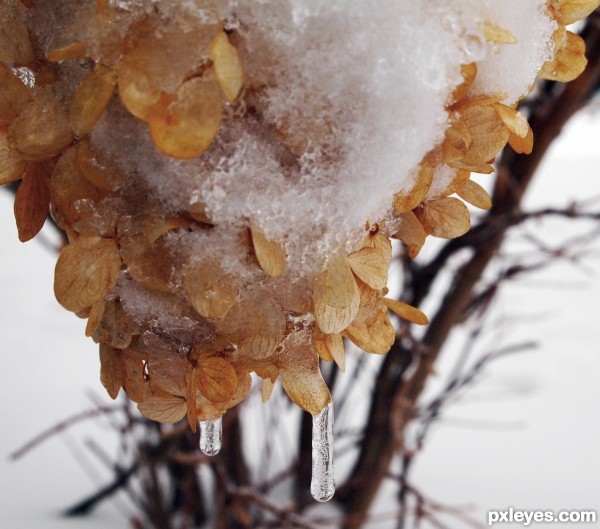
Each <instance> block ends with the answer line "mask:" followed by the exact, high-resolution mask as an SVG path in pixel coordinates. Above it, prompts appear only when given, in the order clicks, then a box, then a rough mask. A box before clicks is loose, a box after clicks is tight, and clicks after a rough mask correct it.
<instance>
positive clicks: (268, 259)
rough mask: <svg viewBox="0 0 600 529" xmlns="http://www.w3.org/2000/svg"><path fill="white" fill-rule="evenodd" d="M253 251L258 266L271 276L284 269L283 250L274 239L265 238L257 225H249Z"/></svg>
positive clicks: (278, 273) (278, 274) (275, 275)
mask: <svg viewBox="0 0 600 529" xmlns="http://www.w3.org/2000/svg"><path fill="white" fill-rule="evenodd" d="M250 234H251V235H252V244H253V245H254V253H255V254H256V258H257V259H258V263H259V264H260V267H261V268H262V269H263V270H264V271H265V272H266V273H267V275H270V276H271V277H279V276H280V275H281V274H283V270H284V269H285V258H286V256H285V250H284V249H283V247H282V246H281V245H280V244H279V243H278V242H277V241H274V240H270V239H267V237H266V236H265V234H264V233H263V232H262V230H261V229H260V228H258V227H257V226H251V227H250Z"/></svg>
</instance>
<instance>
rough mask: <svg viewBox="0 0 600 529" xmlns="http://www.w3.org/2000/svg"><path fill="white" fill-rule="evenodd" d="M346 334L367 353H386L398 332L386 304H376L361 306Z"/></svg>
mask: <svg viewBox="0 0 600 529" xmlns="http://www.w3.org/2000/svg"><path fill="white" fill-rule="evenodd" d="M344 336H347V337H348V338H350V340H352V342H353V343H354V344H355V345H357V346H358V347H360V348H361V349H362V350H363V351H366V352H367V353H373V354H386V353H387V352H388V351H389V350H390V348H391V347H392V344H393V343H394V340H395V338H396V332H395V331H394V327H393V326H392V324H391V322H390V319H389V318H388V316H387V309H386V308H385V306H376V307H363V308H361V309H360V310H359V311H358V314H357V316H356V318H355V319H354V321H353V322H352V323H351V324H350V325H349V326H348V328H347V329H346V330H345V331H344Z"/></svg>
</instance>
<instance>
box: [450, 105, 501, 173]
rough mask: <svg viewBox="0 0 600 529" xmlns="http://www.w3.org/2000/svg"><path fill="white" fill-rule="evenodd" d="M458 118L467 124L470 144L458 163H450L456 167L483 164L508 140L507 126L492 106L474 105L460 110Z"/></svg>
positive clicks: (467, 167) (468, 167)
mask: <svg viewBox="0 0 600 529" xmlns="http://www.w3.org/2000/svg"><path fill="white" fill-rule="evenodd" d="M460 120H461V121H462V122H463V123H464V124H465V125H466V126H467V128H468V129H469V133H470V135H471V140H472V141H471V145H470V147H469V149H468V151H467V153H466V155H465V156H464V158H463V160H462V162H461V163H460V165H455V164H450V165H452V166H453V167H454V166H456V167H457V168H458V169H467V170H470V168H471V167H473V166H475V167H477V166H479V165H480V164H485V163H486V162H488V161H489V160H491V159H492V158H494V157H495V156H496V155H497V154H498V153H499V152H500V151H501V150H502V149H503V148H504V146H505V145H506V142H507V141H508V135H509V134H508V128H507V127H506V125H505V124H504V122H503V121H502V118H501V117H500V115H499V114H498V112H497V111H496V109H495V108H494V107H493V106H490V105H475V106H470V107H467V108H465V109H463V110H461V112H460Z"/></svg>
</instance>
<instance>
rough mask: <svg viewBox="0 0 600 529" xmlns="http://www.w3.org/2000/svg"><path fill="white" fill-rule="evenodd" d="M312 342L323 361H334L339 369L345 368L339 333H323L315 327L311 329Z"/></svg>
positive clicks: (341, 339) (342, 341)
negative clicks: (313, 329)
mask: <svg viewBox="0 0 600 529" xmlns="http://www.w3.org/2000/svg"><path fill="white" fill-rule="evenodd" d="M313 344H314V346H315V349H316V351H317V353H318V355H319V357H320V358H321V359H322V360H324V361H325V362H332V361H335V363H336V364H337V365H338V367H339V368H340V371H342V372H343V371H345V370H346V351H345V349H344V340H343V338H342V335H341V333H335V334H324V333H322V332H320V331H319V330H318V329H315V331H313Z"/></svg>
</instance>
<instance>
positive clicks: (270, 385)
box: [260, 378, 275, 402]
mask: <svg viewBox="0 0 600 529" xmlns="http://www.w3.org/2000/svg"><path fill="white" fill-rule="evenodd" d="M274 388H275V383H274V382H272V381H271V379H270V378H263V379H262V382H261V386H260V395H261V398H262V401H263V402H268V401H269V399H270V398H271V395H272V394H273V389H274Z"/></svg>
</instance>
